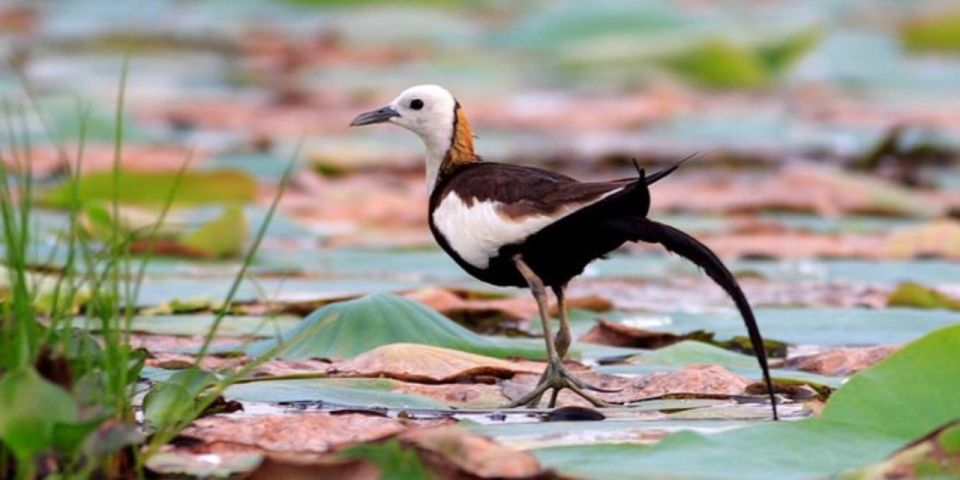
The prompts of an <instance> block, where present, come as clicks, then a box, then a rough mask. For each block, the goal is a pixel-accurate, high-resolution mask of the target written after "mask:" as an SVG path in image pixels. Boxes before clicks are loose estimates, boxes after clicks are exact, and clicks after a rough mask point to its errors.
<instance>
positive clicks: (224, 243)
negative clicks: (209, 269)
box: [181, 205, 247, 258]
mask: <svg viewBox="0 0 960 480" xmlns="http://www.w3.org/2000/svg"><path fill="white" fill-rule="evenodd" d="M246 236H247V220H246V217H244V215H243V209H242V208H241V207H240V206H239V205H231V206H229V207H227V208H226V209H225V210H224V211H223V215H221V216H220V217H218V218H215V219H213V220H212V221H210V222H209V223H206V224H204V225H202V226H201V227H200V228H199V229H197V230H195V231H193V232H191V233H189V234H188V235H186V236H184V237H183V238H182V239H181V242H182V243H183V245H184V246H186V247H188V248H189V249H192V250H196V251H198V252H200V253H202V254H203V256H206V257H213V258H226V257H235V256H238V255H240V253H241V252H242V251H243V245H244V242H245V240H246Z"/></svg>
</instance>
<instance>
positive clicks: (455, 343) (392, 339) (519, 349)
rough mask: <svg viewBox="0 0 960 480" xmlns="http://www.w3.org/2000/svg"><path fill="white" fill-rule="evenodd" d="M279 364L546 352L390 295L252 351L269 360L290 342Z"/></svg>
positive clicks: (324, 314)
mask: <svg viewBox="0 0 960 480" xmlns="http://www.w3.org/2000/svg"><path fill="white" fill-rule="evenodd" d="M290 339H295V341H293V342H291V344H289V345H286V346H285V348H284V349H283V351H282V353H281V354H280V355H279V358H284V359H304V358H348V357H353V356H356V355H359V354H361V353H364V352H367V351H369V350H372V349H374V348H377V347H379V346H382V345H388V344H391V343H419V344H422V345H433V346H437V347H443V348H450V349H454V350H461V351H464V352H472V353H477V354H480V355H488V356H491V357H500V358H503V357H523V358H533V359H540V358H544V357H545V353H544V351H543V349H539V348H535V347H533V346H531V345H530V344H529V343H526V342H516V341H512V340H510V339H497V340H494V339H492V338H489V337H483V336H480V335H477V334H475V333H473V332H471V331H470V330H467V329H466V328H463V327H461V326H460V325H458V324H456V323H455V322H454V321H452V320H450V319H449V318H446V317H444V316H443V315H440V314H438V313H436V312H434V311H433V310H430V309H429V308H427V307H425V306H423V305H421V304H419V303H417V302H414V301H412V300H409V299H406V298H403V297H398V296H396V295H390V294H375V295H369V296H366V297H363V298H359V299H356V300H350V301H346V302H338V303H334V304H331V305H327V306H325V307H323V308H321V309H319V310H317V311H315V312H313V313H312V314H310V315H309V316H308V317H307V318H305V319H303V322H301V324H300V325H299V326H297V327H295V328H293V329H290V330H289V331H287V332H285V333H284V334H283V335H282V337H281V339H280V340H275V339H271V340H263V341H260V342H257V343H254V344H251V345H250V346H249V347H247V353H248V354H250V355H252V356H259V355H263V354H264V353H266V352H268V351H270V350H271V349H273V348H275V347H276V345H277V342H278V341H281V342H283V341H289V340H290Z"/></svg>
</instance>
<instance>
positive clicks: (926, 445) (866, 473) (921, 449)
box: [840, 420, 960, 480]
mask: <svg viewBox="0 0 960 480" xmlns="http://www.w3.org/2000/svg"><path fill="white" fill-rule="evenodd" d="M840 478H841V479H843V480H865V479H872V478H944V479H946V478H960V420H956V421H953V422H950V423H948V424H947V425H945V426H943V427H941V428H938V429H936V430H935V431H934V432H933V433H930V434H929V435H925V436H924V437H923V438H921V439H918V440H916V441H914V442H911V443H910V444H909V445H907V446H906V447H904V448H903V449H901V450H899V451H897V452H896V453H894V454H893V455H891V456H890V457H889V458H887V459H886V460H884V461H882V462H880V463H877V464H875V465H871V466H869V467H864V468H861V469H857V470H855V471H853V472H850V473H847V474H845V475H843V476H841V477H840Z"/></svg>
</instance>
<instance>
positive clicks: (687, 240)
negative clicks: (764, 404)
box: [611, 217, 779, 420]
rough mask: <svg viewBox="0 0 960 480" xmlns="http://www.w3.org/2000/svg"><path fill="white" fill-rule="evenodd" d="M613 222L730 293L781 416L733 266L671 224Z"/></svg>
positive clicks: (764, 355) (642, 220)
mask: <svg viewBox="0 0 960 480" xmlns="http://www.w3.org/2000/svg"><path fill="white" fill-rule="evenodd" d="M611 222H612V223H613V224H614V225H615V226H616V227H617V228H618V229H620V230H622V231H623V233H624V234H626V235H627V236H628V238H630V239H631V240H633V241H643V242H647V243H659V244H661V245H663V247H664V248H666V249H667V250H669V251H671V252H673V253H676V254H677V255H680V256H681V257H684V258H686V259H687V260H690V261H691V262H693V263H695V264H697V266H699V267H700V268H702V269H703V271H704V272H705V273H706V274H707V275H708V276H709V277H710V278H712V279H713V281H714V282H717V285H720V287H721V288H723V289H724V290H725V291H726V292H727V294H728V295H730V298H732V299H733V303H735V304H736V305H737V309H738V310H739V311H740V316H741V317H743V323H744V324H745V325H746V326H747V332H748V333H749V334H750V345H751V346H753V351H754V352H755V353H756V355H757V362H758V363H760V369H761V370H762V371H763V381H764V383H766V385H767V392H768V393H769V395H770V406H771V408H772V409H773V418H774V420H777V419H778V418H779V417H778V415H777V402H776V396H775V395H774V391H773V382H772V381H771V380H770V369H769V367H767V351H766V349H764V346H763V337H762V336H761V335H760V328H759V327H757V320H756V318H755V317H754V316H753V309H751V308H750V303H749V302H747V297H746V296H744V294H743V291H742V290H741V289H740V284H739V283H737V279H736V278H735V277H734V276H733V274H732V273H730V270H728V269H727V267H726V266H725V265H724V264H723V262H722V261H720V259H719V258H717V255H716V254H714V253H713V251H711V250H710V248H708V247H707V246H706V245H704V244H702V243H700V241H699V240H697V239H696V238H693V237H691V236H690V235H687V234H686V233H684V232H682V231H680V230H677V229H676V228H673V227H671V226H669V225H664V224H662V223H658V222H655V221H653V220H650V219H648V218H640V217H630V218H620V219H616V220H611Z"/></svg>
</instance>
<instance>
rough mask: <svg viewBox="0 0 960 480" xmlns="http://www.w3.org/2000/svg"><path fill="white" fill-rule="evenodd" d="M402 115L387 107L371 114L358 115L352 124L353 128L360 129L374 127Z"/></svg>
mask: <svg viewBox="0 0 960 480" xmlns="http://www.w3.org/2000/svg"><path fill="white" fill-rule="evenodd" d="M399 116H400V114H399V113H397V111H396V110H394V109H393V107H390V106H387V107H383V108H381V109H379V110H373V111H371V112H366V113H361V114H360V115H357V118H354V119H353V121H352V122H350V126H351V127H359V126H361V125H373V124H374V123H383V122H386V121H387V120H390V119H391V118H393V117H399Z"/></svg>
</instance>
